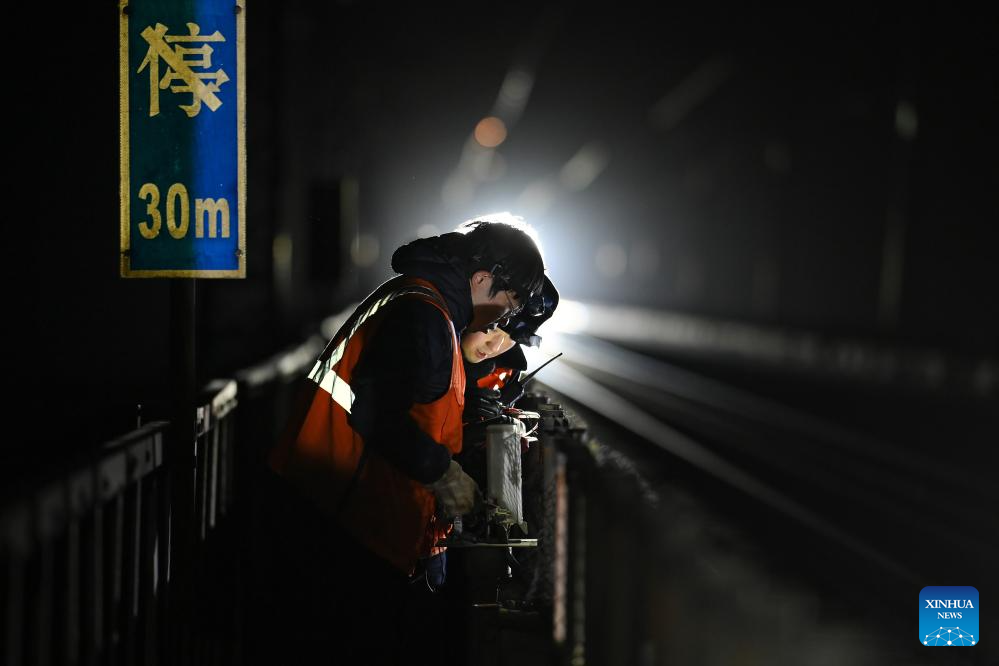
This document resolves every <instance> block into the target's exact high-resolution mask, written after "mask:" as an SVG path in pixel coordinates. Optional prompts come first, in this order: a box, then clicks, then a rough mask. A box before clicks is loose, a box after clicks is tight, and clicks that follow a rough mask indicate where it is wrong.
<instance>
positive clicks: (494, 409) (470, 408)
mask: <svg viewBox="0 0 999 666" xmlns="http://www.w3.org/2000/svg"><path fill="white" fill-rule="evenodd" d="M499 398H500V392H499V391H497V390H496V389H479V390H477V391H474V392H470V393H467V394H466V395H465V409H464V412H463V413H462V420H463V421H464V422H465V423H474V422H475V421H479V420H481V419H488V418H492V417H494V416H499V415H500V414H502V413H503V405H502V404H501V403H500V399H499Z"/></svg>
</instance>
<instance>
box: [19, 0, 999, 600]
mask: <svg viewBox="0 0 999 666" xmlns="http://www.w3.org/2000/svg"><path fill="white" fill-rule="evenodd" d="M980 12H981V13H980ZM37 18H38V17H37V16H35V17H26V18H25V19H24V21H22V25H31V23H30V21H32V20H35V21H37ZM996 19H997V16H996V12H995V9H994V8H991V9H984V8H983V9H981V10H977V11H976V12H968V11H964V10H961V9H957V8H949V7H948V8H945V7H943V6H930V5H924V4H914V5H909V6H907V7H906V8H904V9H902V8H887V7H878V6H855V7H846V6H841V5H833V4H831V3H825V4H822V5H816V6H814V7H803V6H799V7H795V8H791V9H780V10H776V9H755V8H749V7H743V8H741V9H739V10H737V11H733V10H731V9H729V8H722V7H707V6H701V8H700V9H696V10H695V9H692V8H691V7H689V6H686V5H676V6H674V5H665V6H660V7H658V8H657V9H656V10H654V11H653V10H652V9H645V10H638V9H634V8H627V7H625V6H620V5H606V4H604V5H599V6H596V7H592V8H591V7H584V6H576V5H573V4H570V3H566V4H546V5H542V4H530V5H528V4H524V5H511V4H502V5H483V6H476V7H473V6H471V5H467V4H463V5H455V6H451V7H447V8H445V7H430V6H426V5H423V6H414V5H409V6H396V5H393V4H389V3H374V2H331V3H304V2H283V3H277V2H251V3H250V4H249V6H248V9H247V51H246V54H247V56H246V67H247V71H248V80H247V109H248V111H247V131H246V138H247V153H248V158H247V164H248V183H249V189H248V211H247V257H248V259H247V265H248V270H247V277H246V279H245V280H218V281H210V280H200V281H199V282H198V285H197V319H196V322H197V324H196V325H197V336H198V337H197V359H198V366H197V371H198V377H199V381H200V382H204V381H207V380H209V379H211V378H214V377H222V376H231V375H232V373H233V372H235V371H236V370H238V369H240V368H242V367H245V366H247V365H250V364H252V363H255V362H257V361H259V360H261V359H263V358H266V357H268V356H270V355H273V354H274V353H276V352H277V351H279V350H280V349H282V348H285V347H287V346H289V345H292V344H295V343H298V342H300V341H301V340H302V339H304V338H305V337H306V336H307V335H308V334H310V333H312V332H313V331H314V330H315V328H316V326H317V324H318V322H319V321H320V320H322V319H323V318H324V317H326V316H328V315H330V314H332V313H334V312H336V311H338V310H340V309H341V308H342V307H343V306H345V305H346V304H348V303H350V302H352V301H353V300H354V299H356V298H358V297H359V296H362V295H363V294H364V293H365V292H366V291H367V290H368V289H370V288H371V287H373V286H374V285H376V284H378V283H379V282H380V281H381V280H383V279H385V278H386V277H388V276H389V275H390V271H389V267H388V260H389V257H390V256H391V253H392V251H393V249H394V248H395V247H397V246H398V245H400V244H402V243H404V242H406V241H408V240H411V239H414V238H416V237H417V236H420V235H428V234H434V233H441V232H444V231H447V230H449V229H450V228H452V227H454V226H455V225H457V224H458V223H460V222H461V221H463V220H466V219H469V218H471V217H473V216H475V215H476V214H481V213H488V212H493V211H500V210H503V211H511V212H513V213H515V214H520V215H523V216H524V217H525V218H526V219H527V221H528V222H530V223H532V224H533V225H534V226H535V227H536V229H537V231H538V233H539V235H540V237H541V241H542V243H543V244H544V248H545V253H546V260H547V263H548V267H549V272H550V274H551V276H552V278H553V280H554V281H555V282H556V283H557V284H558V287H559V289H560V291H561V293H562V297H563V298H564V299H566V300H568V301H577V302H583V303H597V304H599V303H604V304H613V305H617V306H639V307H644V308H649V309H651V310H653V311H661V312H664V313H675V314H680V315H690V316H695V317H698V318H699V321H708V322H711V321H722V320H724V321H737V322H743V323H746V324H750V325H754V326H759V327H761V328H762V330H770V331H784V332H787V331H791V332H800V333H802V334H807V335H813V336H816V337H817V339H819V340H824V341H837V340H856V341H860V342H861V343H862V344H865V345H872V346H874V347H876V348H878V349H885V350H906V349H927V350H932V351H933V353H935V354H937V356H936V357H935V358H939V359H942V360H943V362H944V363H945V368H946V369H948V371H949V370H951V369H955V368H956V369H958V370H954V372H956V373H957V372H959V371H960V372H964V374H962V375H959V376H958V377H957V379H955V380H954V381H948V377H944V378H942V379H939V378H938V380H934V379H933V378H932V377H931V378H930V380H928V381H927V382H925V384H923V385H920V386H918V387H917V386H897V387H889V388H887V389H884V390H883V394H886V395H887V396H888V400H887V403H890V405H891V407H890V408H885V409H884V410H880V411H878V413H877V414H867V415H864V416H857V413H858V412H859V411H862V410H863V407H864V405H863V404H861V403H864V402H865V401H866V395H867V394H866V393H865V392H864V391H862V390H858V389H857V388H856V386H855V385H852V384H850V383H848V382H839V381H837V380H835V379H829V378H823V377H812V378H809V377H808V375H807V372H806V373H805V374H804V376H803V377H802V376H800V375H798V376H796V379H795V381H790V380H787V375H786V373H784V370H783V369H782V368H780V367H779V366H778V367H775V368H774V367H771V368H770V369H769V370H768V371H766V372H763V371H759V372H757V371H754V370H753V369H752V368H747V367H746V366H744V365H735V364H731V363H727V362H725V360H724V359H721V360H719V359H709V358H706V357H701V356H696V355H685V354H684V353H683V352H682V349H681V350H679V351H677V350H675V349H674V350H672V351H670V350H662V349H660V350H659V352H658V353H659V354H660V356H661V358H663V359H665V360H669V361H670V362H672V363H675V364H677V365H679V366H681V367H685V368H689V369H695V370H700V371H705V372H709V373H711V374H713V375H714V376H717V377H720V378H723V379H726V380H728V381H731V382H733V383H735V384H736V385H738V386H741V387H742V388H744V389H748V390H751V391H758V392H759V393H760V394H763V395H770V396H773V397H777V398H779V399H782V400H786V401H787V402H789V403H792V404H795V405H796V406H797V407H799V408H802V409H804V410H806V411H809V412H813V413H816V414H822V415H824V416H826V417H830V418H834V419H837V420H838V418H837V417H842V420H844V421H852V422H853V423H854V425H856V424H858V423H859V424H861V425H862V426H864V427H866V428H868V429H869V430H872V431H877V430H879V429H880V430H884V431H891V432H896V431H897V432H901V433H903V436H905V435H904V433H906V432H907V428H909V429H912V430H915V429H917V428H915V427H913V426H911V425H909V426H907V425H906V424H907V422H908V421H909V420H910V419H911V417H912V416H913V414H915V413H918V412H919V411H920V410H921V409H924V408H926V409H929V407H927V405H930V404H932V405H938V404H944V405H947V406H951V405H957V406H959V407H960V409H954V410H950V409H949V408H948V409H940V410H939V413H940V419H941V421H940V422H939V423H937V424H936V425H937V426H938V427H939V433H940V435H941V437H942V438H944V440H946V439H947V438H948V437H950V438H952V440H950V441H939V450H940V451H942V452H943V455H946V451H947V450H948V448H950V447H951V446H952V445H953V444H955V443H957V444H958V445H959V446H958V448H959V450H960V451H961V453H962V455H966V456H967V458H968V459H967V465H968V466H969V467H973V468H977V473H978V474H979V475H981V477H982V478H985V479H992V478H993V477H994V472H995V464H996V462H997V456H996V453H995V450H994V447H995V445H996V443H997V442H999V437H996V434H997V429H996V409H995V398H996V387H997V383H999V378H997V376H996V364H995V359H996V355H997V341H999V307H997V305H996V303H997V299H996V296H995V289H996V286H997V285H999V242H997V234H996V224H997V221H999V197H997V192H999V167H997V165H999V159H997V156H999V126H997V122H996V117H997V112H999V105H997V102H999V99H997V91H999V75H997V68H996V67H997V63H999V46H997V44H999V41H997V40H996V34H997V26H999V23H997V21H996ZM45 26H46V27H45V31H44V35H43V36H40V37H39V39H40V40H41V43H44V44H45V46H44V47H41V46H39V45H38V44H36V43H34V42H32V41H30V39H28V37H25V36H21V37H19V39H24V40H26V41H25V43H24V45H23V46H21V47H19V48H18V49H17V51H18V52H19V53H20V54H21V55H22V57H23V60H24V61H25V62H26V63H27V64H26V65H25V66H23V67H19V68H18V71H15V72H13V73H12V76H13V77H14V81H13V82H12V83H11V84H10V85H9V88H8V100H9V101H8V104H7V106H8V109H10V110H13V111H14V113H15V121H14V123H13V124H12V125H10V126H9V130H10V134H9V136H8V141H9V142H10V143H11V144H13V145H15V146H17V149H16V150H14V151H12V152H9V153H8V173H10V174H12V175H13V176H14V182H15V188H16V191H14V192H13V193H11V195H10V196H12V197H13V201H16V202H19V204H17V205H14V206H9V207H8V208H7V213H8V218H7V228H8V229H12V230H13V232H14V233H13V235H12V236H9V237H8V238H9V240H8V245H7V256H8V258H13V261H8V262H7V265H8V269H12V270H11V274H10V276H9V277H8V283H7V289H6V290H5V293H6V297H7V298H6V317H5V319H6V322H5V323H6V326H5V328H6V329H7V335H6V336H5V337H7V339H8V342H7V354H8V358H10V359H11V361H12V362H11V366H13V367H14V369H15V372H14V374H13V376H12V379H13V381H12V383H11V391H12V392H13V394H14V395H15V408H14V409H13V410H12V413H11V416H10V418H11V428H10V432H9V433H8V437H6V438H5V442H4V444H3V468H4V474H5V478H6V479H8V480H10V481H13V480H15V479H23V478H25V477H30V476H32V475H34V474H35V473H36V472H37V471H38V470H44V469H46V468H47V467H49V466H51V465H53V464H55V463H54V462H53V461H56V460H62V461H66V460H71V459H73V458H74V457H75V456H78V455H80V454H81V453H82V452H85V451H88V450H92V449H94V448H95V447H97V446H98V445H100V443H101V442H103V441H106V440H108V439H111V438H113V437H115V436H117V435H119V434H121V433H122V432H125V431H127V430H128V429H130V428H132V427H134V424H135V421H136V414H137V405H140V404H141V405H142V415H143V418H145V419H151V418H157V417H167V416H168V414H169V406H170V395H169V389H170V376H171V368H170V363H169V359H170V352H169V349H170V335H171V322H170V317H169V314H170V313H169V291H170V287H169V284H168V283H167V281H166V280H159V279H148V280H146V279H134V280H125V279H121V278H119V277H118V256H117V254H118V247H119V245H118V210H117V207H118V177H117V174H118V144H117V136H118V117H117V108H118V106H117V105H118V99H117V32H116V31H117V15H116V10H115V6H114V4H113V3H109V2H108V3H100V4H99V5H98V4H95V3H89V4H86V5H84V4H83V3H76V4H73V5H71V6H67V7H60V8H59V10H58V17H57V18H55V19H53V20H51V21H47V22H46V23H45ZM26 34H27V33H26ZM488 116H498V117H500V118H501V119H503V120H504V122H505V125H506V128H507V130H508V136H507V137H506V138H505V140H504V141H502V143H500V144H499V145H498V146H497V147H496V148H495V149H486V148H483V147H482V146H481V145H480V144H477V143H475V140H474V139H473V138H472V137H473V131H474V130H475V128H476V125H477V123H479V121H481V120H483V119H484V118H486V117H488ZM625 345H626V346H632V347H637V348H640V347H641V346H642V345H640V344H637V343H633V342H632V343H628V342H627V341H625ZM930 374H931V375H932V374H933V373H932V372H931V373H930ZM927 396H929V397H927ZM965 407H966V408H967V409H964V408H965ZM896 443H900V444H901V445H902V446H903V447H904V445H905V442H904V441H902V442H896ZM996 528H997V525H996V524H995V523H994V524H992V525H983V526H982V530H983V531H984V532H985V533H986V535H989V534H991V538H993V539H994V537H995V530H996ZM955 584H964V583H960V582H958V583H955ZM980 589H981V588H980ZM993 589H994V588H993Z"/></svg>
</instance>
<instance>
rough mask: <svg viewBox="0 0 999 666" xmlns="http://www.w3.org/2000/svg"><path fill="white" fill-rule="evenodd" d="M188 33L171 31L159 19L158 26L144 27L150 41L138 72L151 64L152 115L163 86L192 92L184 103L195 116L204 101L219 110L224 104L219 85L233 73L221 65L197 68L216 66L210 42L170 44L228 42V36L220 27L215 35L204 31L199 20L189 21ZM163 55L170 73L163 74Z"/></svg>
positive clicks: (172, 89) (190, 115) (150, 95)
mask: <svg viewBox="0 0 999 666" xmlns="http://www.w3.org/2000/svg"><path fill="white" fill-rule="evenodd" d="M187 29H188V31H189V32H190V34H188V35H167V34H166V33H167V30H168V28H167V27H166V26H165V25H163V24H162V23H157V24H156V27H155V28H152V27H147V28H146V29H145V30H143V31H142V37H143V39H145V40H146V41H147V42H148V43H149V51H147V52H146V57H145V58H144V59H143V61H142V64H141V65H140V66H139V69H138V70H137V71H136V73H137V74H138V73H141V72H142V70H144V69H145V68H146V66H147V65H148V67H149V115H150V116H155V115H158V114H159V112H160V90H166V89H167V88H169V89H170V92H173V93H191V103H190V104H180V105H179V106H180V108H182V109H184V112H185V113H187V115H188V117H190V118H193V117H194V116H196V115H198V113H199V112H200V111H201V103H202V102H204V103H205V104H207V105H208V108H209V109H211V110H212V111H215V110H216V109H218V108H219V107H220V106H222V101H221V100H220V99H219V98H218V97H216V95H215V93H217V92H218V91H219V86H221V85H222V84H223V83H225V82H226V81H228V80H229V76H228V75H227V74H226V73H225V71H223V70H222V69H221V68H219V69H217V70H215V71H214V72H195V71H194V69H209V68H210V67H211V66H212V52H213V49H212V47H211V46H209V45H208V44H207V43H205V44H202V45H201V46H198V47H193V48H189V47H184V46H180V45H179V44H178V45H177V46H176V47H170V46H169V44H173V43H175V42H188V43H194V42H224V41H225V37H223V36H222V35H221V33H219V31H218V30H216V31H215V32H214V33H212V34H211V35H201V34H200V32H201V28H200V27H199V26H198V24H197V23H188V24H187ZM160 59H162V60H163V61H164V62H165V63H166V65H167V71H166V74H164V75H163V78H160Z"/></svg>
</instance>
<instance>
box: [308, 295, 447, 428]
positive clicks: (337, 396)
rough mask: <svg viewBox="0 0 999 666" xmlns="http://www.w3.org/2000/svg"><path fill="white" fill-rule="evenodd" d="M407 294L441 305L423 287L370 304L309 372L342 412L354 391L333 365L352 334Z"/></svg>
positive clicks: (348, 403) (382, 298) (349, 402)
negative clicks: (426, 298) (333, 347)
mask: <svg viewBox="0 0 999 666" xmlns="http://www.w3.org/2000/svg"><path fill="white" fill-rule="evenodd" d="M408 294H418V295H420V296H426V297H428V298H430V299H431V300H433V301H436V302H437V303H441V299H440V297H439V296H438V295H437V294H436V293H434V292H433V291H431V290H430V289H426V288H424V287H406V288H404V289H398V290H396V291H393V292H391V293H389V294H386V295H385V296H382V297H381V298H379V299H378V300H377V301H375V302H374V303H372V304H371V306H370V307H368V309H367V310H365V311H364V312H363V313H362V314H361V316H360V317H358V318H357V321H356V322H354V325H353V326H351V327H350V333H348V334H347V335H346V336H345V337H344V338H343V340H341V341H340V344H338V345H337V346H336V348H335V349H334V350H333V353H332V354H330V357H329V358H327V359H326V360H323V358H322V356H320V358H319V360H318V361H316V364H315V365H314V366H313V367H312V370H311V371H310V372H309V379H311V380H312V381H314V382H315V383H317V384H319V388H321V389H323V390H324V391H326V392H327V393H329V394H330V397H332V398H333V400H334V401H335V402H336V404H338V405H340V406H341V407H343V409H344V411H346V412H347V413H348V414H349V413H350V410H351V408H352V407H353V406H354V391H353V389H351V388H350V384H348V383H347V382H345V381H344V380H343V378H342V377H340V376H339V375H337V373H336V372H335V371H331V369H332V368H333V366H334V365H336V364H337V363H339V362H340V359H341V358H343V352H344V350H345V349H347V343H348V342H349V341H350V339H351V338H352V337H353V336H354V334H355V333H357V330H358V329H359V328H361V325H363V324H364V322H366V321H367V320H368V319H369V318H370V317H371V316H372V315H374V314H375V313H376V312H378V311H379V310H380V309H382V308H383V307H384V306H386V305H388V304H389V303H391V302H392V301H394V300H395V299H396V298H398V297H400V296H406V295H408ZM449 323H450V322H449ZM451 330H452V333H453V331H454V324H453V323H452V324H451Z"/></svg>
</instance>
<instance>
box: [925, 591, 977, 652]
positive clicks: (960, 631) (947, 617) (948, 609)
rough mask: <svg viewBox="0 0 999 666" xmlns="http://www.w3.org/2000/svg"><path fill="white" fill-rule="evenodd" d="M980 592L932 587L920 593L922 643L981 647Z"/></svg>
mask: <svg viewBox="0 0 999 666" xmlns="http://www.w3.org/2000/svg"><path fill="white" fill-rule="evenodd" d="M979 617H980V616H979V606H978V590H976V589H975V588H973V587H970V586H967V585H965V586H929V587H924V588H923V589H922V591H921V592H920V593H919V642H920V643H922V644H923V645H926V646H929V647H971V646H973V645H978V641H979V640H980V638H981V637H980V635H979V633H978V629H979V621H978V620H979Z"/></svg>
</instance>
